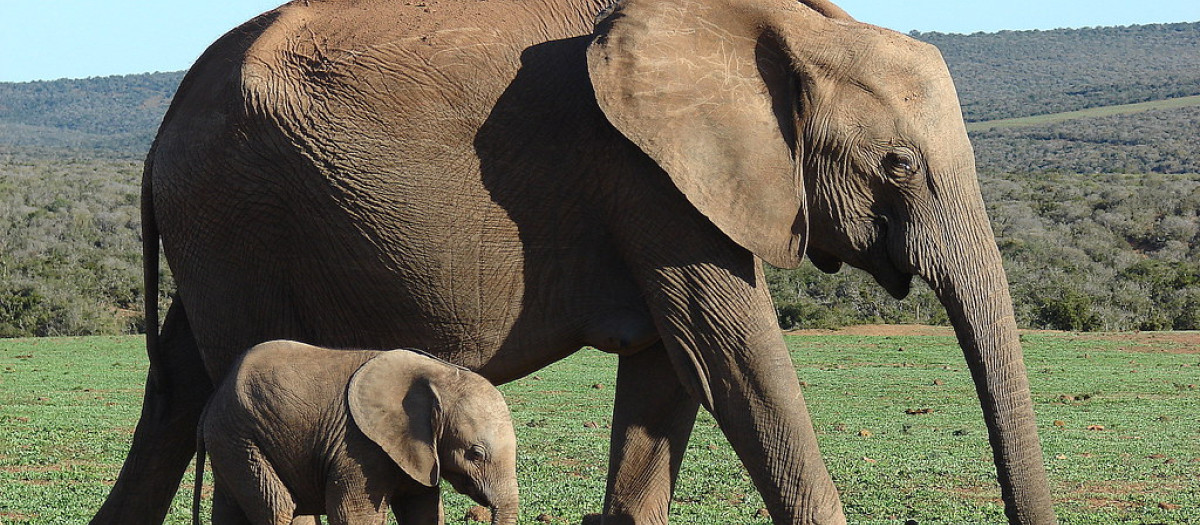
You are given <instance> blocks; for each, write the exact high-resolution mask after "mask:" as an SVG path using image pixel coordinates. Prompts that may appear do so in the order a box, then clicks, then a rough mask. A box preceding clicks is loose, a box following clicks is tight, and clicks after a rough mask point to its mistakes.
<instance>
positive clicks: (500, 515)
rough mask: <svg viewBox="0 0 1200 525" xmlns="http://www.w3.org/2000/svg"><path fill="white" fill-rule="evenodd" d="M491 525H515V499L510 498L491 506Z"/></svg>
mask: <svg viewBox="0 0 1200 525" xmlns="http://www.w3.org/2000/svg"><path fill="white" fill-rule="evenodd" d="M491 510H492V525H515V524H516V523H517V515H518V505H517V499H516V498H515V497H514V498H510V499H509V500H504V501H501V502H499V503H495V504H493V505H492V509H491Z"/></svg>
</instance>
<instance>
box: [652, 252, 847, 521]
mask: <svg viewBox="0 0 1200 525" xmlns="http://www.w3.org/2000/svg"><path fill="white" fill-rule="evenodd" d="M734 255H737V254H734ZM739 259H743V260H739ZM756 264H757V263H756V262H755V261H753V260H752V257H751V256H750V255H749V254H748V253H746V254H744V256H740V257H739V256H731V257H730V260H727V261H724V264H716V263H715V262H710V263H700V264H691V265H679V266H675V267H660V269H658V270H657V272H659V273H658V278H657V279H656V280H654V281H653V282H652V283H651V286H650V287H649V288H650V290H649V291H650V294H649V299H650V302H651V307H652V311H653V312H654V315H655V317H656V324H657V326H659V327H660V331H661V332H662V333H663V339H664V344H665V346H666V348H667V353H668V355H669V356H670V359H671V364H672V365H673V368H674V369H675V371H676V372H677V374H678V375H679V379H680V381H681V382H683V384H684V386H685V387H686V388H687V389H688V391H689V392H690V393H691V394H692V395H693V396H694V397H695V398H696V399H698V400H699V401H700V402H701V403H702V404H703V405H704V406H705V408H707V409H708V410H709V411H710V412H712V414H713V416H714V417H715V418H716V420H717V423H718V424H719V425H720V427H721V430H722V432H724V434H725V436H726V438H728V439H729V442H730V444H731V445H732V446H733V449H734V451H736V452H737V454H738V457H739V458H740V459H741V460H742V464H743V465H745V467H746V470H747V471H748V472H749V474H750V477H751V478H752V479H753V480H754V484H755V486H756V487H757V488H758V491H759V493H761V494H762V497H763V501H764V503H765V504H766V506H767V510H768V511H770V513H771V517H772V519H773V520H774V522H775V523H777V524H785V523H786V524H799V523H822V524H824V523H833V524H841V523H845V521H846V518H845V516H844V515H843V514H842V509H841V501H840V498H839V497H838V493H837V489H836V488H834V486H833V480H832V478H830V476H829V472H828V470H826V468H825V463H824V461H823V460H822V459H821V455H820V453H819V451H818V449H817V440H816V433H815V432H814V431H813V426H812V420H811V419H810V417H809V414H808V408H807V407H806V406H805V404H804V396H803V394H802V393H801V391H800V382H799V380H798V379H797V378H796V370H795V367H794V366H793V364H792V361H791V356H790V355H789V354H788V351H787V347H786V346H785V345H784V342H783V336H782V335H781V333H780V330H779V325H778V323H777V321H776V320H775V315H774V308H773V307H772V305H771V298H770V295H769V293H768V291H767V289H766V288H767V287H766V282H765V279H764V278H763V274H762V271H761V269H760V268H758V267H757V266H756Z"/></svg>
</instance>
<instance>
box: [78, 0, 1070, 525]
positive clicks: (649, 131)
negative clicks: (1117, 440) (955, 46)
mask: <svg viewBox="0 0 1200 525" xmlns="http://www.w3.org/2000/svg"><path fill="white" fill-rule="evenodd" d="M604 3H605V0H488V1H477V0H444V1H441V2H437V3H433V4H429V5H428V6H426V7H421V4H416V3H414V4H416V5H405V3H404V2H399V1H386V2H385V1H383V0H369V1H363V2H357V3H349V2H340V1H316V0H314V1H308V2H296V3H293V4H290V5H288V6H285V7H283V8H281V9H279V10H277V11H273V12H270V13H267V14H264V15H262V16H261V17H259V18H256V19H255V20H253V21H251V22H249V23H247V24H245V25H243V26H242V27H240V28H238V29H236V30H234V31H233V32H231V33H229V34H227V35H226V36H224V37H222V38H221V39H220V40H219V41H217V42H216V43H215V44H214V45H213V46H212V47H210V48H209V49H208V51H206V52H205V53H204V55H203V56H202V57H201V58H200V59H199V61H197V63H196V65H195V66H194V67H193V68H192V69H191V70H190V71H189V73H188V76H187V77H186V78H185V80H184V81H183V84H182V85H181V86H180V90H179V92H178V94H177V95H176V97H175V100H174V101H173V103H172V107H171V109H170V111H169V112H168V115H167V117H166V119H165V120H164V122H163V126H162V128H161V130H160V132H159V135H158V138H157V140H156V142H155V146H154V148H153V150H152V151H151V153H150V155H149V157H148V159H147V167H146V176H145V186H144V209H145V210H146V217H145V221H144V224H145V225H146V228H147V231H146V235H145V238H146V239H147V240H148V243H147V244H146V248H147V255H148V257H147V261H149V263H150V264H149V265H148V267H147V273H148V278H149V279H148V289H149V293H148V297H154V296H155V294H156V291H157V288H156V286H157V275H158V272H157V268H156V267H155V266H154V261H156V260H157V257H158V252H157V249H158V245H157V244H156V243H154V239H156V238H157V237H158V235H159V234H160V233H161V239H162V245H163V248H164V249H165V253H166V257H167V260H168V261H169V263H170V265H171V269H172V271H173V272H174V276H175V279H176V282H177V284H178V297H177V298H176V300H175V301H174V302H173V303H172V305H171V310H170V311H169V312H168V314H167V319H166V321H165V324H164V326H163V328H162V334H161V337H160V336H158V335H157V334H151V336H150V337H149V340H148V346H149V349H150V355H151V359H152V364H151V367H152V368H151V374H150V378H149V383H148V385H147V393H146V401H145V408H144V413H143V417H142V420H141V421H140V422H139V428H138V431H137V435H136V437H135V441H134V444H133V447H132V450H131V452H130V456H129V458H128V459H127V460H126V464H125V467H124V469H123V470H122V474H121V476H120V479H119V481H118V483H117V485H116V486H115V487H114V488H113V491H112V493H111V494H110V496H109V499H108V501H107V502H106V503H105V506H104V507H103V508H102V509H101V512H100V514H99V515H98V516H97V518H96V522H97V523H112V522H120V523H142V522H157V521H158V520H160V519H161V516H162V515H163V513H165V512H166V510H165V509H166V508H167V507H166V506H167V501H168V500H169V499H170V494H171V493H172V492H173V491H174V487H175V484H176V481H177V480H178V479H179V476H180V473H181V472H183V469H184V468H185V465H186V463H187V458H188V457H189V455H190V454H191V452H192V450H191V445H190V444H189V439H188V436H189V435H190V432H191V430H192V428H194V425H195V418H196V415H197V414H198V412H199V407H201V406H203V403H204V398H205V397H206V395H207V393H208V388H209V387H208V386H207V384H208V382H209V380H210V379H220V378H221V377H223V376H224V375H225V373H226V371H227V370H228V368H229V365H230V364H231V363H232V362H233V360H234V359H235V358H236V356H237V355H238V353H239V352H240V351H241V349H243V348H247V347H249V346H251V345H253V344H255V343H258V342H260V341H264V340H268V339H275V338H289V339H297V340H302V341H306V342H310V343H314V344H321V345H325V346H332V347H359V348H393V347H397V346H413V347H418V348H424V349H428V350H429V351H430V352H432V353H434V354H436V355H438V356H440V357H442V358H445V359H447V360H450V361H452V362H455V363H458V364H461V365H464V366H467V367H469V368H471V369H473V370H476V371H478V372H479V373H480V374H482V375H483V376H484V377H487V378H488V379H490V380H491V381H492V382H494V383H503V382H505V381H510V380H512V379H514V378H518V377H521V376H523V375H526V374H529V373H530V372H532V371H534V370H537V369H539V368H541V367H544V366H546V365H548V364H550V363H552V362H554V361H556V360H558V359H560V358H562V357H563V356H565V355H568V354H570V353H572V352H574V351H575V350H576V349H578V348H580V347H582V346H584V345H592V346H595V347H597V348H600V349H602V350H605V351H608V352H612V353H615V354H618V355H619V356H620V358H619V363H620V364H619V365H618V366H619V370H618V380H617V387H616V400H615V408H614V412H613V432H612V443H611V448H610V458H609V461H610V464H609V477H608V487H607V492H606V495H605V500H604V508H603V512H604V514H605V516H606V518H605V522H606V523H639V524H641V523H663V522H665V521H666V519H667V511H668V507H669V504H670V501H671V500H670V495H671V491H672V489H673V487H674V484H675V479H676V475H677V472H678V469H679V465H680V462H681V461H682V459H683V451H684V449H685V447H686V443H687V441H688V437H689V434H690V432H691V429H692V426H693V423H694V418H695V416H696V411H697V410H698V407H700V406H703V407H705V409H707V410H709V411H710V412H712V413H713V414H714V415H715V417H716V420H717V421H718V423H719V424H720V426H721V428H722V430H723V432H724V433H725V436H726V437H727V438H728V439H729V442H730V443H731V445H732V446H733V448H734V450H735V451H736V452H737V453H738V455H739V457H740V458H741V460H742V461H743V463H744V464H745V467H746V469H747V471H748V472H749V474H750V476H751V478H752V479H753V481H754V484H755V486H756V487H757V488H758V490H759V492H760V493H761V494H762V496H763V499H764V502H765V504H766V507H767V508H768V510H769V511H770V513H771V516H772V518H773V519H774V520H775V522H776V523H840V522H842V521H844V519H845V518H844V516H843V513H842V509H841V503H840V501H839V497H838V492H837V490H836V489H835V488H834V486H833V483H832V480H831V478H830V475H829V473H828V472H827V470H826V468H825V464H824V462H823V461H822V460H821V456H820V453H819V451H818V448H817V440H816V437H815V434H814V432H813V428H812V423H811V420H810V417H809V414H808V410H807V407H806V406H805V403H804V401H803V395H802V394H801V391H800V386H799V382H798V380H797V378H796V374H795V370H794V368H793V367H792V363H791V360H790V358H789V355H788V352H787V349H786V347H785V346H784V343H783V340H782V337H781V335H780V331H779V326H778V324H777V322H776V318H775V314H774V309H773V307H772V305H771V299H770V295H769V293H768V290H767V285H766V282H765V281H764V279H763V271H762V262H763V261H766V262H769V263H771V264H774V265H776V266H781V267H794V266H796V265H797V264H799V263H800V261H801V259H802V258H803V257H804V256H805V255H806V254H807V255H808V256H809V257H810V258H811V260H812V262H813V263H814V264H816V265H817V266H818V267H820V268H821V269H823V270H827V271H836V270H837V269H838V268H839V267H840V265H841V264H842V263H847V264H850V265H852V266H855V267H858V268H862V269H864V270H866V271H867V272H869V273H871V274H872V275H873V276H874V277H875V279H876V280H877V281H878V282H879V283H880V284H881V285H883V286H884V287H885V288H886V289H887V290H888V291H890V292H891V293H892V294H893V295H895V296H897V297H902V296H904V295H905V294H906V293H907V292H908V289H909V282H910V279H911V278H912V277H913V276H918V277H920V278H922V279H924V280H925V281H926V282H928V283H929V285H930V286H931V287H932V289H933V290H934V291H935V293H936V294H937V295H938V297H939V298H940V299H941V301H942V303H943V304H944V305H945V307H946V309H947V311H948V313H949V317H950V319H951V321H952V323H953V325H954V328H955V331H956V333H957V335H958V339H959V342H960V344H961V346H962V349H963V353H964V355H965V357H966V361H967V363H968V365H969V368H970V370H971V376H972V378H973V379H974V381H975V385H976V388H977V391H978V393H979V398H980V402H981V407H982V412H983V416H984V420H985V421H986V423H987V428H988V432H989V438H990V442H991V446H992V450H993V453H994V455H995V465H996V468H997V474H998V481H999V484H1000V486H1001V488H1002V495H1003V498H1004V502H1005V510H1006V512H1007V514H1008V517H1009V519H1010V520H1011V521H1012V522H1014V523H1038V524H1043V523H1051V522H1053V521H1054V520H1055V518H1054V513H1053V511H1052V509H1051V500H1050V493H1049V489H1048V484H1047V482H1046V475H1045V470H1044V467H1043V464H1042V454H1041V447H1040V445H1039V441H1038V436H1037V433H1036V425H1035V421H1034V414H1033V410H1032V404H1031V401H1030V396H1029V387H1028V383H1027V380H1026V375H1025V368H1024V365H1023V362H1022V356H1021V347H1020V344H1019V341H1018V338H1017V332H1016V325H1015V323H1014V320H1013V313H1012V304H1011V299H1010V297H1009V292H1008V287H1007V280H1006V277H1005V275H1004V269H1003V267H1002V265H1001V261H1000V255H999V252H998V250H997V248H996V244H995V241H994V238H993V236H992V231H991V228H990V225H989V223H988V219H987V216H986V214H985V211H984V205H983V201H982V199H981V197H980V193H979V186H978V183H977V180H976V176H975V166H974V156H973V152H972V150H971V145H970V143H969V142H968V140H967V135H966V131H965V129H964V126H963V121H962V116H961V113H960V112H959V108H958V101H957V97H956V95H955V91H954V86H953V83H952V82H951V79H950V75H949V73H948V71H947V69H946V66H945V64H944V62H943V61H942V59H941V57H940V55H939V53H938V51H937V50H936V49H935V48H933V47H932V46H929V45H926V44H923V43H920V42H916V41H914V40H912V39H911V38H908V37H906V36H904V35H901V34H898V33H895V32H892V31H887V30H884V29H880V28H877V27H873V26H870V25H866V24H862V23H858V22H855V21H853V20H852V19H850V17H848V16H847V15H846V14H845V13H844V12H842V11H841V10H840V9H838V8H837V7H835V6H833V5H831V4H828V3H825V2H824V0H807V2H806V3H795V2H792V1H789V0H705V1H703V2H700V1H698V0H623V1H621V2H620V3H618V4H617V5H616V7H615V8H613V9H612V10H611V11H610V12H607V13H606V14H605V15H604V16H603V17H602V19H601V20H600V21H599V22H598V23H597V24H596V25H595V26H594V28H593V20H594V18H593V17H594V16H595V15H596V14H597V13H598V12H599V11H601V10H602V8H603V7H604ZM151 310H152V309H151ZM155 322H156V320H155V319H153V318H152V319H151V321H150V323H151V324H150V326H155V325H154V324H153V323H155ZM205 372H206V373H205ZM143 516H149V517H148V518H143Z"/></svg>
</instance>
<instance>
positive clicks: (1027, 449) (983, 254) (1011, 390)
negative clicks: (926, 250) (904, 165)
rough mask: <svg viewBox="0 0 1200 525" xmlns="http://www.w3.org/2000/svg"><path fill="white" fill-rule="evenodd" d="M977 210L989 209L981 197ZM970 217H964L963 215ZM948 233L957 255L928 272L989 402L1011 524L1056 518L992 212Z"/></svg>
mask: <svg viewBox="0 0 1200 525" xmlns="http://www.w3.org/2000/svg"><path fill="white" fill-rule="evenodd" d="M978 204H979V206H978V209H976V210H972V211H974V213H967V214H966V217H971V216H973V215H974V216H978V215H982V214H983V213H982V208H983V206H982V204H983V203H982V202H979V203H978ZM960 217H962V218H964V219H965V217H963V216H960ZM954 229H956V230H958V231H956V232H954V233H951V234H949V235H945V236H943V237H942V242H941V243H942V244H946V245H943V246H941V247H940V248H942V250H940V252H941V253H943V254H948V253H949V254H957V255H958V257H957V258H956V257H951V258H950V259H951V260H949V261H946V262H945V263H944V264H937V265H935V266H936V267H935V268H932V269H930V270H929V271H926V272H922V273H923V274H924V275H925V277H926V280H927V281H928V282H929V284H930V286H931V288H933V290H934V292H935V293H936V294H937V296H938V299H939V300H940V301H941V302H942V304H943V305H944V306H945V307H946V311H947V313H948V314H949V317H950V320H951V323H952V324H953V325H954V332H955V334H956V335H957V337H958V342H959V345H960V346H961V347H962V349H963V354H964V356H965V357H966V361H967V365H968V367H969V368H970V370H971V378H972V379H973V380H974V382H975V390H976V392H977V393H978V395H979V400H980V404H981V405H982V407H983V414H984V419H985V421H986V423H987V429H988V438H989V440H990V441H991V445H992V453H993V455H994V458H995V464H996V470H997V474H998V477H999V481H1000V487H1001V490H1002V493H1003V497H1004V504H1005V513H1006V514H1007V515H1008V520H1009V522H1010V523H1021V524H1038V525H1041V524H1048V523H1055V522H1056V519H1055V516H1054V510H1053V508H1052V506H1051V501H1050V489H1049V485H1048V483H1047V480H1046V470H1045V466H1044V464H1043V462H1042V449H1041V445H1040V443H1039V440H1038V434H1037V425H1036V422H1035V420H1034V414H1033V402H1032V400H1031V398H1030V393H1029V381H1028V379H1027V377H1026V374H1025V363H1024V361H1023V358H1022V352H1021V344H1020V339H1019V336H1018V334H1017V326H1016V320H1015V319H1014V317H1013V306H1012V298H1011V297H1010V295H1009V290H1008V280H1007V278H1006V276H1005V273H1004V267H1003V265H1002V264H1001V261H1000V252H999V250H998V249H997V248H996V243H995V240H994V238H993V236H992V234H991V230H990V228H989V227H988V223H987V220H986V218H983V219H982V220H980V221H971V220H961V221H960V222H957V224H956V225H955V227H954Z"/></svg>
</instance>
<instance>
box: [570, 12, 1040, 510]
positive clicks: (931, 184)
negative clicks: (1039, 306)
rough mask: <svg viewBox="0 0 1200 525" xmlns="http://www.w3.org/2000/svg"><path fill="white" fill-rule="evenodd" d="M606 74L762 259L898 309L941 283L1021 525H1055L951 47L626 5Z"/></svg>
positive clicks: (631, 116) (675, 174)
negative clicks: (863, 280) (850, 282)
mask: <svg viewBox="0 0 1200 525" xmlns="http://www.w3.org/2000/svg"><path fill="white" fill-rule="evenodd" d="M806 4H807V5H806ZM588 67H589V74H590V76H591V79H592V85H593V88H594V90H595V92H596V99H597V101H598V103H599V105H600V108H601V109H602V110H603V111H604V114H605V115H606V116H607V117H608V119H609V121H610V122H611V123H612V124H613V126H615V127H616V128H617V130H618V131H620V132H621V133H622V134H623V135H624V136H625V137H626V138H628V139H629V140H630V141H632V142H633V143H634V144H635V145H636V146H638V147H639V148H640V149H641V150H642V151H643V152H645V153H646V154H647V155H648V156H650V157H651V158H652V159H654V161H655V162H657V163H658V165H659V166H660V167H661V168H662V169H663V170H664V171H665V172H666V173H667V175H668V176H669V177H670V178H671V180H672V181H673V182H674V184H675V186H676V187H677V188H678V189H679V190H680V191H681V192H682V193H683V194H684V195H685V196H686V197H687V199H688V200H689V201H690V202H691V203H692V204H693V205H694V206H695V207H696V209H698V210H699V211H700V212H701V213H703V214H704V215H705V216H707V217H708V218H709V219H710V220H711V221H712V222H713V224H715V225H716V226H717V227H718V228H719V229H720V230H721V231H722V232H724V233H725V234H726V235H728V236H729V237H730V238H731V239H732V240H734V241H735V242H737V243H738V244H740V245H741V246H742V247H744V248H746V249H747V250H749V251H751V252H753V253H754V254H755V255H757V256H758V257H760V258H761V259H763V260H765V261H767V262H769V263H771V264H774V265H776V266H781V267H788V268H790V267H795V266H797V265H798V264H799V263H800V261H801V259H802V257H803V256H804V255H805V253H807V254H809V256H810V258H811V260H812V262H813V263H814V264H815V265H816V266H818V267H819V268H821V269H823V270H825V271H829V272H833V271H837V269H838V268H839V267H840V266H841V264H842V263H843V262H845V263H848V264H850V265H852V266H855V267H858V268H862V269H864V270H866V271H867V272H870V273H871V275H873V276H874V277H875V279H876V280H877V281H878V282H879V283H880V284H881V285H883V287H884V288H886V289H887V290H888V291H889V292H890V293H891V294H892V295H894V296H896V297H903V296H905V295H906V294H907V293H908V290H909V283H910V279H911V277H912V276H914V275H916V276H920V277H921V278H923V279H925V280H926V281H927V282H928V283H929V284H930V286H931V287H932V288H933V290H934V291H935V292H936V293H937V295H938V297H939V298H940V300H941V301H942V303H943V304H944V305H945V306H946V308H947V310H948V312H949V314H950V318H951V319H952V322H953V324H954V327H955V330H956V333H957V334H958V338H959V342H960V344H961V346H962V348H963V351H964V353H965V355H966V357H967V361H968V363H969V366H970V369H971V373H972V376H973V378H974V380H975V383H976V387H977V391H978V393H979V396H980V399H981V402H982V405H983V409H984V413H985V417H986V420H987V425H988V429H989V432H990V438H991V443H992V446H993V449H994V453H995V458H996V465H997V468H998V472H999V477H1000V481H1001V486H1002V488H1003V491H1004V497H1005V501H1006V504H1007V508H1006V511H1007V513H1008V514H1009V517H1010V519H1012V520H1013V521H1020V522H1022V523H1026V522H1028V523H1049V522H1051V521H1053V519H1054V518H1053V512H1052V510H1051V506H1050V499H1049V491H1048V488H1047V483H1046V478H1045V470H1044V467H1043V465H1042V456H1041V449H1040V445H1039V443H1038V437H1037V433H1036V427H1035V425H1034V419H1033V412H1032V404H1031V401H1030V397H1029V387H1028V384H1027V381H1026V377H1025V370H1024V364H1023V362H1022V357H1021V349H1020V345H1019V342H1018V339H1017V334H1016V325H1015V321H1014V318H1013V314H1012V304H1011V299H1010V297H1009V292H1008V286H1007V279H1006V277H1005V275H1004V269H1003V267H1002V265H1001V261H1000V255H999V251H998V250H997V248H996V244H995V240H994V238H993V235H992V231H991V228H990V224H989V222H988V219H987V215H986V213H985V210H984V204H983V200H982V198H981V196H980V191H979V186H978V182H977V180H976V174H975V165H974V154H973V152H972V149H971V145H970V142H969V141H968V139H967V134H966V129H965V126H964V125H963V119H962V114H961V112H960V109H959V104H958V99H957V95H956V94H955V89H954V85H953V83H952V81H951V78H950V74H949V72H948V70H947V68H946V65H945V63H944V62H943V60H942V58H941V56H940V54H939V52H938V51H937V49H936V48H934V47H933V46H931V45H927V44H924V43H921V42H918V41H916V40H913V39H911V38H909V37H907V36H905V35H902V34H899V33H896V32H893V31H889V30H885V29H881V28H878V27H875V26H871V25H867V24H862V23H858V22H855V21H854V20H852V19H850V18H849V16H847V15H846V14H845V13H844V12H842V11H841V10H840V9H837V8H836V7H833V6H831V5H829V4H827V3H825V2H824V1H822V0H810V1H808V2H805V3H796V2H794V1H792V0H705V1H703V2H700V1H697V0H682V1H681V2H656V1H653V0H624V1H621V2H619V3H618V4H617V5H616V6H615V7H614V8H613V9H611V10H610V11H609V12H608V13H607V14H606V15H605V16H604V17H603V18H602V19H601V20H600V21H599V22H598V24H597V28H596V36H595V39H594V40H593V42H592V44H591V47H590V48H589V50H588Z"/></svg>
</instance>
